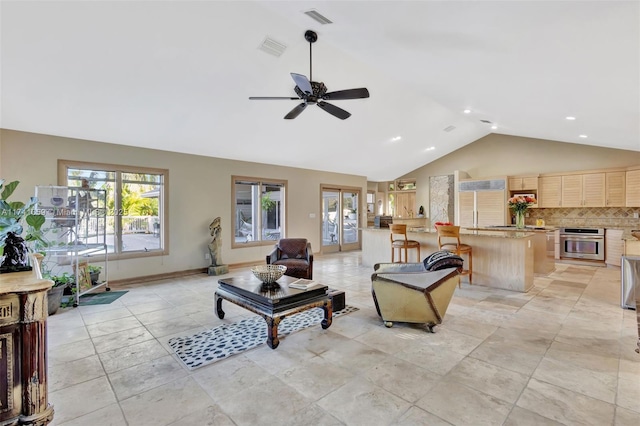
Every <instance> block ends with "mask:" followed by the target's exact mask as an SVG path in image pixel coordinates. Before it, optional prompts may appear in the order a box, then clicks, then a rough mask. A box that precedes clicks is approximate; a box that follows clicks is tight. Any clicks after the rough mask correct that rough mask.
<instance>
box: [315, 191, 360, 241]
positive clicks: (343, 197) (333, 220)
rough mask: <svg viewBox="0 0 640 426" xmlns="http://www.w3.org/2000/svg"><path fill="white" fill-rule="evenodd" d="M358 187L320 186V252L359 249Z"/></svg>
mask: <svg viewBox="0 0 640 426" xmlns="http://www.w3.org/2000/svg"><path fill="white" fill-rule="evenodd" d="M360 192H361V190H360V188H349V187H333V186H331V187H329V186H322V187H321V191H320V193H321V194H322V203H321V208H322V212H321V213H322V225H321V226H322V229H321V237H322V238H321V239H322V253H335V252H339V251H346V250H359V249H360V248H361V244H360V231H359V228H360V215H361V214H360V212H361V210H360Z"/></svg>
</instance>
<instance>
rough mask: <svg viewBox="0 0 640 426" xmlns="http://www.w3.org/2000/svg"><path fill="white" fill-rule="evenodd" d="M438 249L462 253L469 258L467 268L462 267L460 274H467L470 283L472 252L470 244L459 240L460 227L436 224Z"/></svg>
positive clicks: (459, 254)
mask: <svg viewBox="0 0 640 426" xmlns="http://www.w3.org/2000/svg"><path fill="white" fill-rule="evenodd" d="M436 230H437V231H438V249H440V250H446V251H449V252H451V253H455V254H457V255H458V256H462V255H463V254H465V255H467V257H468V258H469V268H468V269H464V270H463V271H462V273H461V275H469V284H472V281H471V280H472V277H473V253H472V250H471V246H470V245H468V244H462V243H461V242H460V227H459V226H455V225H438V226H437V227H436Z"/></svg>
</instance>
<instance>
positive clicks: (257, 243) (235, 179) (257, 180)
mask: <svg viewBox="0 0 640 426" xmlns="http://www.w3.org/2000/svg"><path fill="white" fill-rule="evenodd" d="M239 181H241V182H250V183H251V184H259V185H260V189H261V192H262V187H263V186H265V185H279V186H282V191H283V192H284V194H283V197H282V200H281V201H280V202H281V212H280V213H281V223H282V225H281V226H280V228H281V232H280V236H279V238H278V239H280V238H285V237H286V234H287V223H288V215H287V205H288V202H287V198H288V192H289V191H288V186H289V182H288V181H287V180H286V179H274V178H263V177H255V176H239V175H232V176H231V238H230V240H231V248H232V249H239V248H245V247H261V246H272V245H273V244H274V243H275V242H276V241H277V240H262V239H260V240H255V239H254V240H252V241H246V242H237V241H236V234H235V233H236V229H238V226H237V213H236V207H237V206H236V201H237V200H236V188H237V184H238V183H239ZM259 209H260V213H261V214H260V216H262V206H261V205H259ZM260 237H261V238H262V236H260Z"/></svg>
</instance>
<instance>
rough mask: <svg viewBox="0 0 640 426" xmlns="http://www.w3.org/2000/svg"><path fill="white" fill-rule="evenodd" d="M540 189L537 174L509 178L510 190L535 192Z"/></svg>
mask: <svg viewBox="0 0 640 426" xmlns="http://www.w3.org/2000/svg"><path fill="white" fill-rule="evenodd" d="M537 190H538V177H537V176H522V177H510V178H509V191H511V192H534V193H535V191H537Z"/></svg>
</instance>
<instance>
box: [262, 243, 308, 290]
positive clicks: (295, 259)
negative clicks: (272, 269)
mask: <svg viewBox="0 0 640 426" xmlns="http://www.w3.org/2000/svg"><path fill="white" fill-rule="evenodd" d="M267 264H268V265H269V264H273V265H284V266H286V267H287V272H285V275H289V276H291V277H296V278H306V279H309V280H311V279H313V251H311V243H310V242H309V241H307V239H306V238H282V239H281V240H280V241H278V244H276V245H275V247H274V248H273V251H272V252H271V253H270V254H268V255H267Z"/></svg>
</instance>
